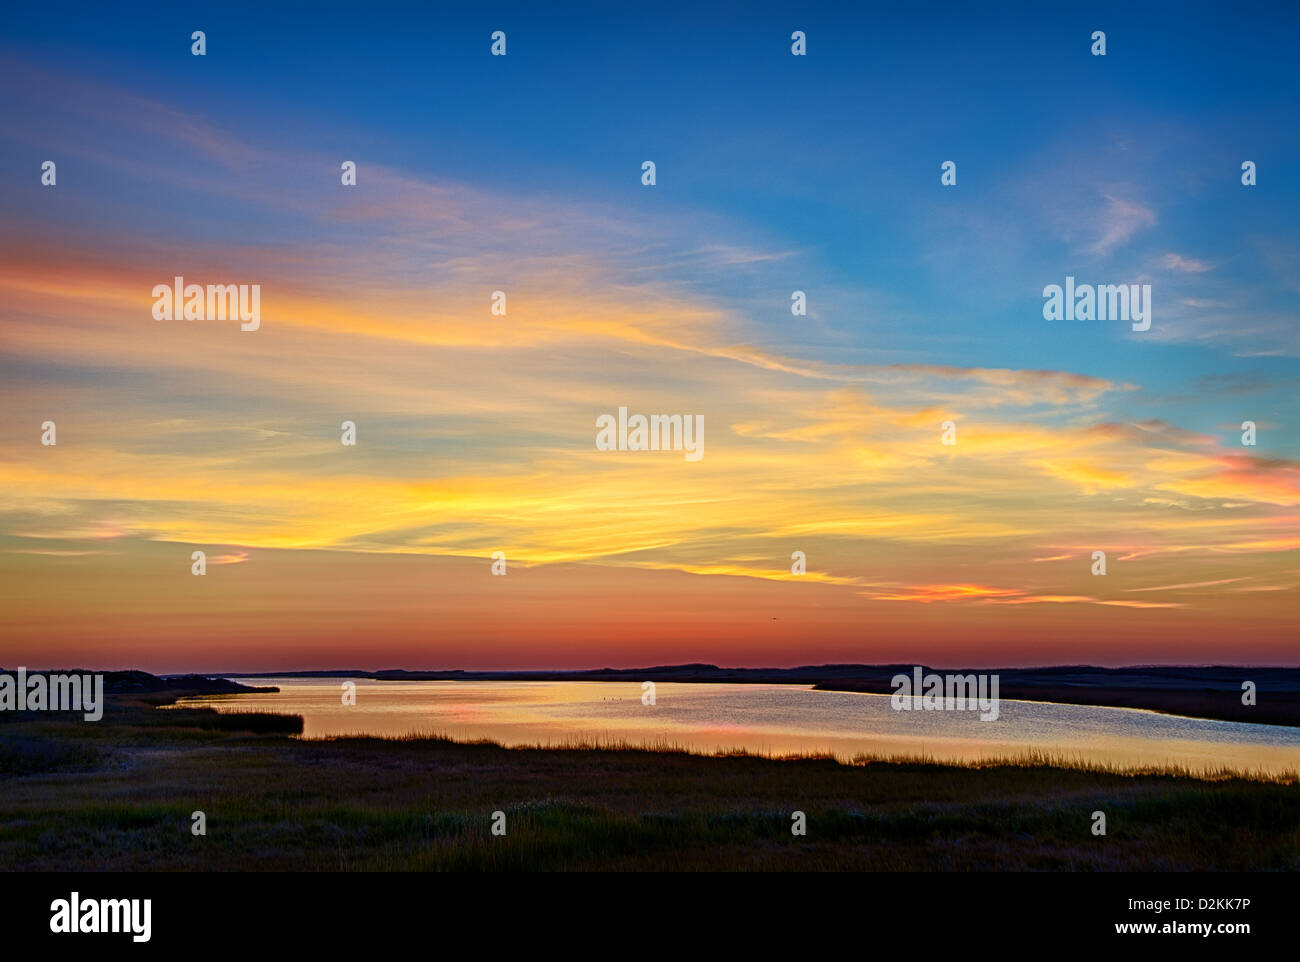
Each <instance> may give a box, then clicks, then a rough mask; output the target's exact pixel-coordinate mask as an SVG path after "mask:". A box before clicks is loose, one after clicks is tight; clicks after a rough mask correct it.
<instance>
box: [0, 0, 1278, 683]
mask: <svg viewBox="0 0 1300 962" xmlns="http://www.w3.org/2000/svg"><path fill="white" fill-rule="evenodd" d="M1040 6H1041V5H1025V6H1021V5H1014V4H993V5H980V6H979V7H978V9H977V8H974V7H971V6H970V5H968V4H919V5H906V6H905V8H904V7H900V6H898V5H889V6H887V7H886V6H876V5H870V4H867V5H861V7H860V8H855V9H853V10H848V9H845V8H844V6H843V5H833V4H832V5H816V4H814V5H808V4H803V3H801V4H786V5H761V4H760V5H755V4H731V5H710V6H709V9H707V10H704V9H701V8H700V5H695V4H692V5H675V4H656V5H653V6H652V7H649V8H636V9H631V8H629V9H626V10H614V9H611V8H609V7H607V6H602V5H564V4H560V5H558V6H556V5H549V4H548V5H546V6H545V8H544V9H543V8H539V7H538V6H537V5H535V4H527V5H493V6H492V7H491V8H490V9H484V10H481V11H463V10H462V11H447V10H443V9H441V8H437V7H435V6H434V5H429V4H421V5H419V6H410V7H403V6H397V5H387V4H377V5H374V6H373V7H371V6H367V7H364V8H357V7H355V6H353V5H343V4H337V5H323V6H320V7H313V8H312V9H310V10H309V9H306V8H300V9H292V10H287V11H281V12H277V11H275V10H271V9H268V5H257V6H250V7H241V6H238V5H222V6H221V7H220V8H219V9H218V8H215V7H209V8H190V9H186V10H178V9H176V8H175V6H174V5H166V6H163V5H159V6H155V7H149V6H147V5H146V6H137V7H136V8H135V9H134V10H133V11H132V12H129V13H122V12H118V11H113V10H108V9H105V8H102V7H101V6H99V5H93V6H92V5H85V6H82V5H69V4H58V3H55V4H48V5H44V6H41V7H39V8H37V7H31V6H24V7H21V8H19V7H17V6H15V5H11V6H10V7H9V8H6V9H5V10H4V12H3V13H2V14H0V89H3V90H4V91H5V95H4V96H3V97H2V98H0V171H2V173H3V178H2V179H0V611H2V612H3V614H0V664H2V665H5V666H7V667H13V666H16V665H19V664H22V665H26V666H28V667H72V666H77V667H88V668H105V669H108V668H143V669H146V670H152V671H158V672H170V671H188V670H198V671H221V670H226V671H236V670H245V671H271V670H276V669H281V670H289V669H310V668H384V667H407V668H538V667H556V668H586V667H601V666H616V667H633V666H642V665H653V664H666V663H677V662H686V661H691V662H712V663H716V664H724V665H751V666H777V665H786V666H791V665H804V664H817V663H824V662H869V663H870V662H900V663H916V664H930V665H940V666H959V665H960V666H969V667H984V666H998V665H1008V666H1009V665H1045V664H1073V663H1090V664H1107V665H1117V664H1137V663H1142V664H1153V663H1165V664H1187V663H1198V664H1203V663H1232V664H1279V665H1297V664H1300V648H1298V647H1297V644H1296V639H1297V638H1300V605H1297V592H1298V591H1300V568H1298V565H1297V560H1298V558H1297V549H1300V431H1298V430H1297V418H1298V416H1300V403H1298V402H1297V397H1298V395H1300V392H1298V390H1297V389H1298V388H1300V325H1298V321H1300V235H1298V234H1297V231H1296V227H1295V225H1296V222H1297V218H1298V216H1300V187H1298V186H1297V184H1298V183H1300V176H1298V172H1300V134H1298V133H1297V123H1296V120H1297V116H1296V113H1297V111H1296V107H1297V103H1300V99H1298V97H1297V94H1298V93H1300V79H1298V78H1297V69H1300V68H1297V66H1296V58H1295V57H1294V56H1293V53H1294V51H1293V49H1292V48H1293V43H1294V37H1295V36H1296V27H1297V26H1298V25H1300V23H1298V22H1297V21H1300V14H1298V13H1297V12H1296V10H1295V9H1294V7H1292V8H1290V9H1288V8H1287V7H1286V6H1283V5H1277V6H1272V5H1268V4H1264V5H1257V6H1252V7H1249V8H1240V7H1233V6H1229V5H1205V4H1197V3H1190V4H1189V3H1180V4H1177V5H1168V6H1165V5H1144V6H1143V8H1142V9H1135V7H1136V5H1133V4H1117V5H1105V4H1088V5H1086V6H1085V5H1075V4H1070V5H1052V6H1054V7H1057V9H1051V10H1044V9H1040ZM195 30H202V31H204V33H205V43H206V53H205V54H204V55H203V56H195V55H193V54H192V52H191V45H192V42H193V41H192V39H191V34H192V32H193V31H195ZM496 30H501V31H504V33H505V35H506V55H505V56H493V55H492V53H491V46H492V36H491V35H492V33H493V31H496ZM796 30H800V31H803V32H804V34H805V36H806V51H807V52H806V55H804V56H794V55H793V54H792V52H791V45H792V40H791V34H792V33H793V32H794V31H796ZM1096 30H1101V31H1104V32H1105V34H1106V53H1105V55H1104V56H1095V55H1093V54H1092V52H1091V48H1092V47H1093V39H1092V34H1093V32H1094V31H1096ZM47 160H51V161H54V162H55V164H56V183H55V184H54V185H53V186H47V185H45V184H43V183H42V164H43V163H44V162H45V161H47ZM345 161H352V162H354V163H355V164H356V170H357V175H356V184H355V186H345V185H344V184H343V183H342V177H341V165H342V164H343V163H344V162H345ZM645 161H653V162H654V164H655V183H654V184H653V185H652V186H651V185H647V184H644V183H643V178H642V170H643V168H642V165H643V162H645ZM945 161H952V162H953V163H954V164H955V165H956V183H955V185H951V186H948V185H944V184H943V183H942V182H941V165H942V164H943V163H944V162H945ZM1246 161H1251V162H1253V163H1254V164H1255V170H1256V178H1257V179H1256V183H1255V184H1254V185H1251V186H1247V185H1245V184H1243V182H1242V177H1243V175H1242V164H1243V163H1244V162H1246ZM176 276H183V277H184V278H185V280H186V282H187V283H198V284H248V285H253V284H257V285H259V286H260V296H261V301H260V304H261V315H260V327H259V329H257V330H255V331H244V330H241V329H240V325H239V323H238V322H237V321H229V320H192V321H186V320H162V321H159V320H156V319H155V317H154V314H153V308H154V302H155V296H154V294H153V290H154V287H155V285H159V284H164V285H170V284H171V283H172V279H173V278H174V277H176ZM1067 277H1073V278H1075V279H1076V282H1077V283H1078V284H1093V285H1103V284H1137V285H1150V291H1151V295H1150V296H1151V301H1150V303H1151V323H1150V329H1149V330H1146V331H1134V330H1133V329H1132V325H1131V324H1130V323H1129V322H1128V321H1125V320H1082V321H1079V320H1047V319H1045V317H1044V313H1043V307H1044V294H1043V291H1044V288H1045V287H1047V286H1048V285H1052V284H1056V285H1064V284H1065V282H1066V280H1065V279H1066V278H1067ZM494 291H502V292H504V293H505V297H506V313H505V315H504V316H502V315H499V314H493V313H492V298H493V292H494ZM795 291H802V292H804V295H805V298H806V304H807V313H806V315H796V314H794V313H792V294H793V292H795ZM620 407H626V408H627V409H628V410H629V412H631V413H634V414H635V413H641V414H644V415H651V414H681V415H688V416H700V417H702V418H703V423H704V447H703V451H704V454H703V457H701V458H700V459H699V460H690V459H688V458H686V457H684V456H683V453H682V452H676V451H622V450H615V451H608V450H599V449H598V447H597V444H596V437H597V426H596V424H597V419H598V418H599V417H600V416H601V415H605V414H616V413H617V412H618V409H619V408H620ZM47 421H52V422H54V423H55V425H56V443H55V444H53V445H50V444H43V443H42V438H43V436H44V435H45V428H44V427H43V425H44V424H45V422H47ZM344 421H351V422H353V423H354V424H355V426H356V442H357V443H356V444H355V445H344V444H342V443H341V436H342V424H343V422H344ZM1246 421H1250V422H1253V424H1254V425H1255V438H1254V440H1255V443H1254V444H1253V445H1248V444H1244V443H1243V422H1246ZM945 422H951V423H952V425H953V426H954V427H953V429H952V430H951V431H949V432H948V434H949V436H948V440H953V441H955V443H951V444H945V443H944V424H945ZM194 551H203V552H204V553H205V556H206V573H205V574H203V575H202V576H196V575H194V574H193V573H192V564H193V562H192V557H193V552H194ZM1098 551H1101V552H1104V553H1105V563H1106V567H1105V574H1104V575H1102V574H1094V570H1095V569H1096V564H1097V563H1096V561H1095V560H1094V552H1098ZM494 552H502V553H504V555H505V559H506V568H505V574H504V575H498V574H493V571H492V560H491V559H492V555H493V553H494ZM796 552H802V553H803V557H804V559H805V561H804V565H805V569H804V571H803V572H802V573H797V572H796V571H795V570H794V569H795V568H796V567H797V565H796V562H795V561H794V560H793V558H794V555H795V553H796Z"/></svg>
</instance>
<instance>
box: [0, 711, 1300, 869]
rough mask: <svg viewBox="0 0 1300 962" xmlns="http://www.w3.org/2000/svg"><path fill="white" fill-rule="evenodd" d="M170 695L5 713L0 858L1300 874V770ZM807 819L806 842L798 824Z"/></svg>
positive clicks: (129, 865)
mask: <svg viewBox="0 0 1300 962" xmlns="http://www.w3.org/2000/svg"><path fill="white" fill-rule="evenodd" d="M165 701H167V696H165V695H149V696H135V697H131V698H115V699H113V700H112V701H111V702H110V707H109V710H108V711H107V712H106V713H105V717H104V719H103V721H101V722H97V723H93V724H88V723H83V722H79V721H73V720H68V721H63V720H59V719H58V718H57V716H52V715H49V714H46V715H44V716H43V717H36V716H32V715H28V716H25V717H22V716H13V715H9V717H8V719H7V720H5V721H3V722H0V869H4V870H10V871H13V870H20V871H23V870H66V869H97V870H175V871H207V870H216V871H224V870H249V869H251V870H306V869H313V870H327V871H332V870H397V871H426V870H573V869H612V870H656V869H667V870H678V869H682V870H727V869H730V870H825V869H829V870H845V869H847V870H941V871H954V870H955V871H967V870H973V871H982V870H1018V869H1029V870H1042V871H1048V870H1056V871H1061V870H1065V871H1167V870H1198V871H1200V870H1210V871H1214V870H1289V871H1294V870H1297V869H1300V784H1295V783H1276V782H1260V781H1248V780H1242V779H1234V778H1222V779H1213V780H1206V779H1196V778H1192V777H1188V776H1186V775H1175V774H1165V775H1152V774H1140V775H1124V774H1116V773H1111V772H1105V771H1099V770H1089V769H1086V768H1071V767H1058V766H1053V765H1047V764H1029V763H1026V762H1024V761H1021V762H1018V763H1015V764H1005V765H993V766H986V767H981V768H968V767H958V766H948V765H937V764H925V763H921V762H911V763H902V762H896V761H878V760H865V759H864V760H860V762H859V763H858V764H852V765H846V764H841V763H838V762H835V761H832V760H829V759H823V758H804V759H790V760H772V759H765V758H759V757H753V756H744V755H737V756H725V757H717V756H699V755H690V754H687V753H684V752H672V751H645V750H636V749H609V748H603V749H590V748H574V749H563V750H557V749H505V748H501V747H499V746H496V745H492V744H463V743H457V742H452V741H447V740H441V739H410V740H404V741H386V740H380V739H368V738H355V739H338V740H333V741H311V742H308V741H302V740H300V739H296V738H293V737H290V735H289V734H288V733H289V732H292V731H294V730H296V728H297V725H298V720H297V719H296V718H293V717H291V716H269V715H258V714H245V715H240V716H225V717H224V718H221V719H218V717H217V716H215V715H214V714H213V713H212V712H209V711H195V710H183V709H177V710H158V709H155V708H154V707H153V705H155V704H158V703H161V702H165ZM497 810H500V811H503V812H505V815H506V829H507V834H506V835H505V836H494V835H493V834H492V832H491V825H492V812H494V811H497ZM796 810H798V811H802V812H804V813H805V814H806V817H807V826H808V828H807V835H806V836H801V837H797V836H794V835H792V834H791V831H790V826H791V813H792V812H794V811H796ZM1099 810H1100V811H1103V812H1105V813H1106V819H1107V828H1108V834H1107V835H1106V836H1104V837H1099V836H1094V835H1093V834H1092V832H1091V826H1092V817H1091V816H1092V813H1093V812H1094V811H1099ZM195 811H202V812H204V813H205V815H206V820H207V834H206V836H201V837H200V836H195V835H193V834H192V833H191V828H190V827H191V814H192V813H193V812H195Z"/></svg>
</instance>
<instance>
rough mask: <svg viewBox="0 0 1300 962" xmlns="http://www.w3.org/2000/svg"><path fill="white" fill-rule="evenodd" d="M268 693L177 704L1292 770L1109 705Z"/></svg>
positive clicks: (392, 687)
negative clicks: (921, 705)
mask: <svg viewBox="0 0 1300 962" xmlns="http://www.w3.org/2000/svg"><path fill="white" fill-rule="evenodd" d="M240 680H241V681H243V682H245V683H247V684H250V685H276V686H278V687H279V688H280V689H281V690H280V692H279V693H277V694H248V695H215V696H202V697H198V698H191V699H185V700H184V702H183V703H184V704H185V705H187V706H189V705H207V706H211V707H213V708H215V709H217V710H218V711H274V712H284V713H289V714H298V715H302V716H303V719H304V731H303V736H304V737H306V738H328V737H333V736H341V735H371V736H379V737H399V736H407V735H426V736H427V735H439V736H445V737H448V738H454V739H457V740H460V741H474V740H480V739H487V740H490V741H494V742H498V743H500V744H502V745H506V746H512V747H513V746H520V745H550V746H556V745H577V744H599V745H633V746H637V747H648V748H678V749H685V750H690V751H695V752H703V753H715V752H726V751H735V750H744V751H749V752H753V753H756V754H763V755H791V754H830V755H834V756H835V757H837V758H839V759H841V760H844V761H851V760H853V759H854V758H855V757H858V756H864V755H865V756H872V757H881V756H907V757H925V758H929V759H933V760H936V761H945V762H957V763H968V764H969V763H979V762H986V761H991V760H995V759H1006V758H1014V759H1025V758H1029V757H1031V756H1032V757H1035V758H1038V759H1041V758H1042V757H1043V756H1047V757H1049V758H1051V759H1052V760H1055V761H1062V762H1068V763H1074V764H1091V765H1101V766H1105V767H1108V768H1120V769H1168V768H1177V769H1185V770H1188V771H1191V772H1194V773H1197V774H1214V773H1218V772H1220V771H1222V770H1224V769H1230V770H1233V771H1238V772H1243V773H1252V774H1259V775H1270V776H1286V775H1293V774H1295V773H1297V772H1300V730H1298V729H1294V728H1286V727H1281V726H1271V725H1245V724H1240V723H1234V722H1219V721H1208V720H1203V719H1189V718H1181V717H1178V716H1172V715H1161V714H1158V713H1156V712H1148V711H1136V710H1132V709H1122V708H1096V707H1091V706H1081V705H1056V704H1047V703H1043V702H1021V701H1010V700H1007V699H1003V701H1002V702H1001V705H1000V712H999V718H998V719H997V720H995V721H987V722H982V721H980V720H979V717H978V713H977V712H954V711H895V710H894V709H892V708H891V707H890V699H889V696H888V695H863V694H857V693H849V692H824V691H813V690H811V689H810V688H809V687H807V686H801V685H721V684H717V685H715V684H677V683H667V682H665V683H660V684H658V685H657V687H656V691H655V695H656V697H655V704H654V705H644V704H642V691H641V685H640V683H639V682H518V681H482V682H480V681H472V682H467V681H375V680H373V679H366V678H359V679H353V681H354V683H355V685H356V704H355V706H346V705H344V704H343V703H342V701H343V699H342V694H343V688H342V686H343V682H344V679H341V678H337V679H335V678H331V679H298V678H258V679H252V678H250V679H240Z"/></svg>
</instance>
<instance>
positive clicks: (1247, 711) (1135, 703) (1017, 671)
mask: <svg viewBox="0 0 1300 962" xmlns="http://www.w3.org/2000/svg"><path fill="white" fill-rule="evenodd" d="M913 667H914V666H913V665H903V664H897V665H808V666H803V667H799V668H720V667H718V666H717V665H707V664H687V665H660V666H655V667H649V668H596V669H591V670H579V671H545V670H536V671H464V670H461V669H453V670H445V671H410V670H407V669H400V668H395V669H384V670H379V671H367V670H351V671H338V670H320V671H285V672H229V673H221V674H220V675H219V676H218V677H222V678H373V679H375V680H377V681H609V682H613V681H617V682H642V681H654V682H679V683H689V684H770V685H810V686H811V687H812V688H814V689H816V690H818V691H844V692H861V693H864V694H876V695H888V694H892V693H893V691H894V688H893V687H892V686H891V684H890V680H891V679H892V678H893V677H894V676H895V675H899V674H910V673H911V672H912V670H913ZM922 668H923V669H924V670H925V671H926V672H935V673H938V674H961V675H966V674H980V673H983V674H996V675H998V677H999V680H1000V691H999V695H1000V697H1002V698H1006V699H1011V700H1019V701H1040V702H1051V703H1055V704H1063V705H1089V706H1094V707H1098V708H1138V709H1145V710H1148V711H1156V712H1160V713H1162V714H1167V715H1181V716H1184V717H1188V718H1203V719H1209V720H1213V721H1234V722H1245V723H1248V724H1257V725H1283V726H1288V727H1300V668H1276V667H1266V668H1259V667H1253V668H1250V667H1239V666H1232V665H1221V666H1220V665H1216V666H1135V667H1131V668H1099V667H1095V666H1091V665H1062V666H1058V667H1050V668H993V669H989V668H982V669H974V668H934V667H927V666H922ZM1247 681H1249V682H1253V683H1254V685H1255V688H1256V693H1255V697H1256V704H1254V705H1245V704H1243V703H1242V684H1243V683H1244V682H1247Z"/></svg>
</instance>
